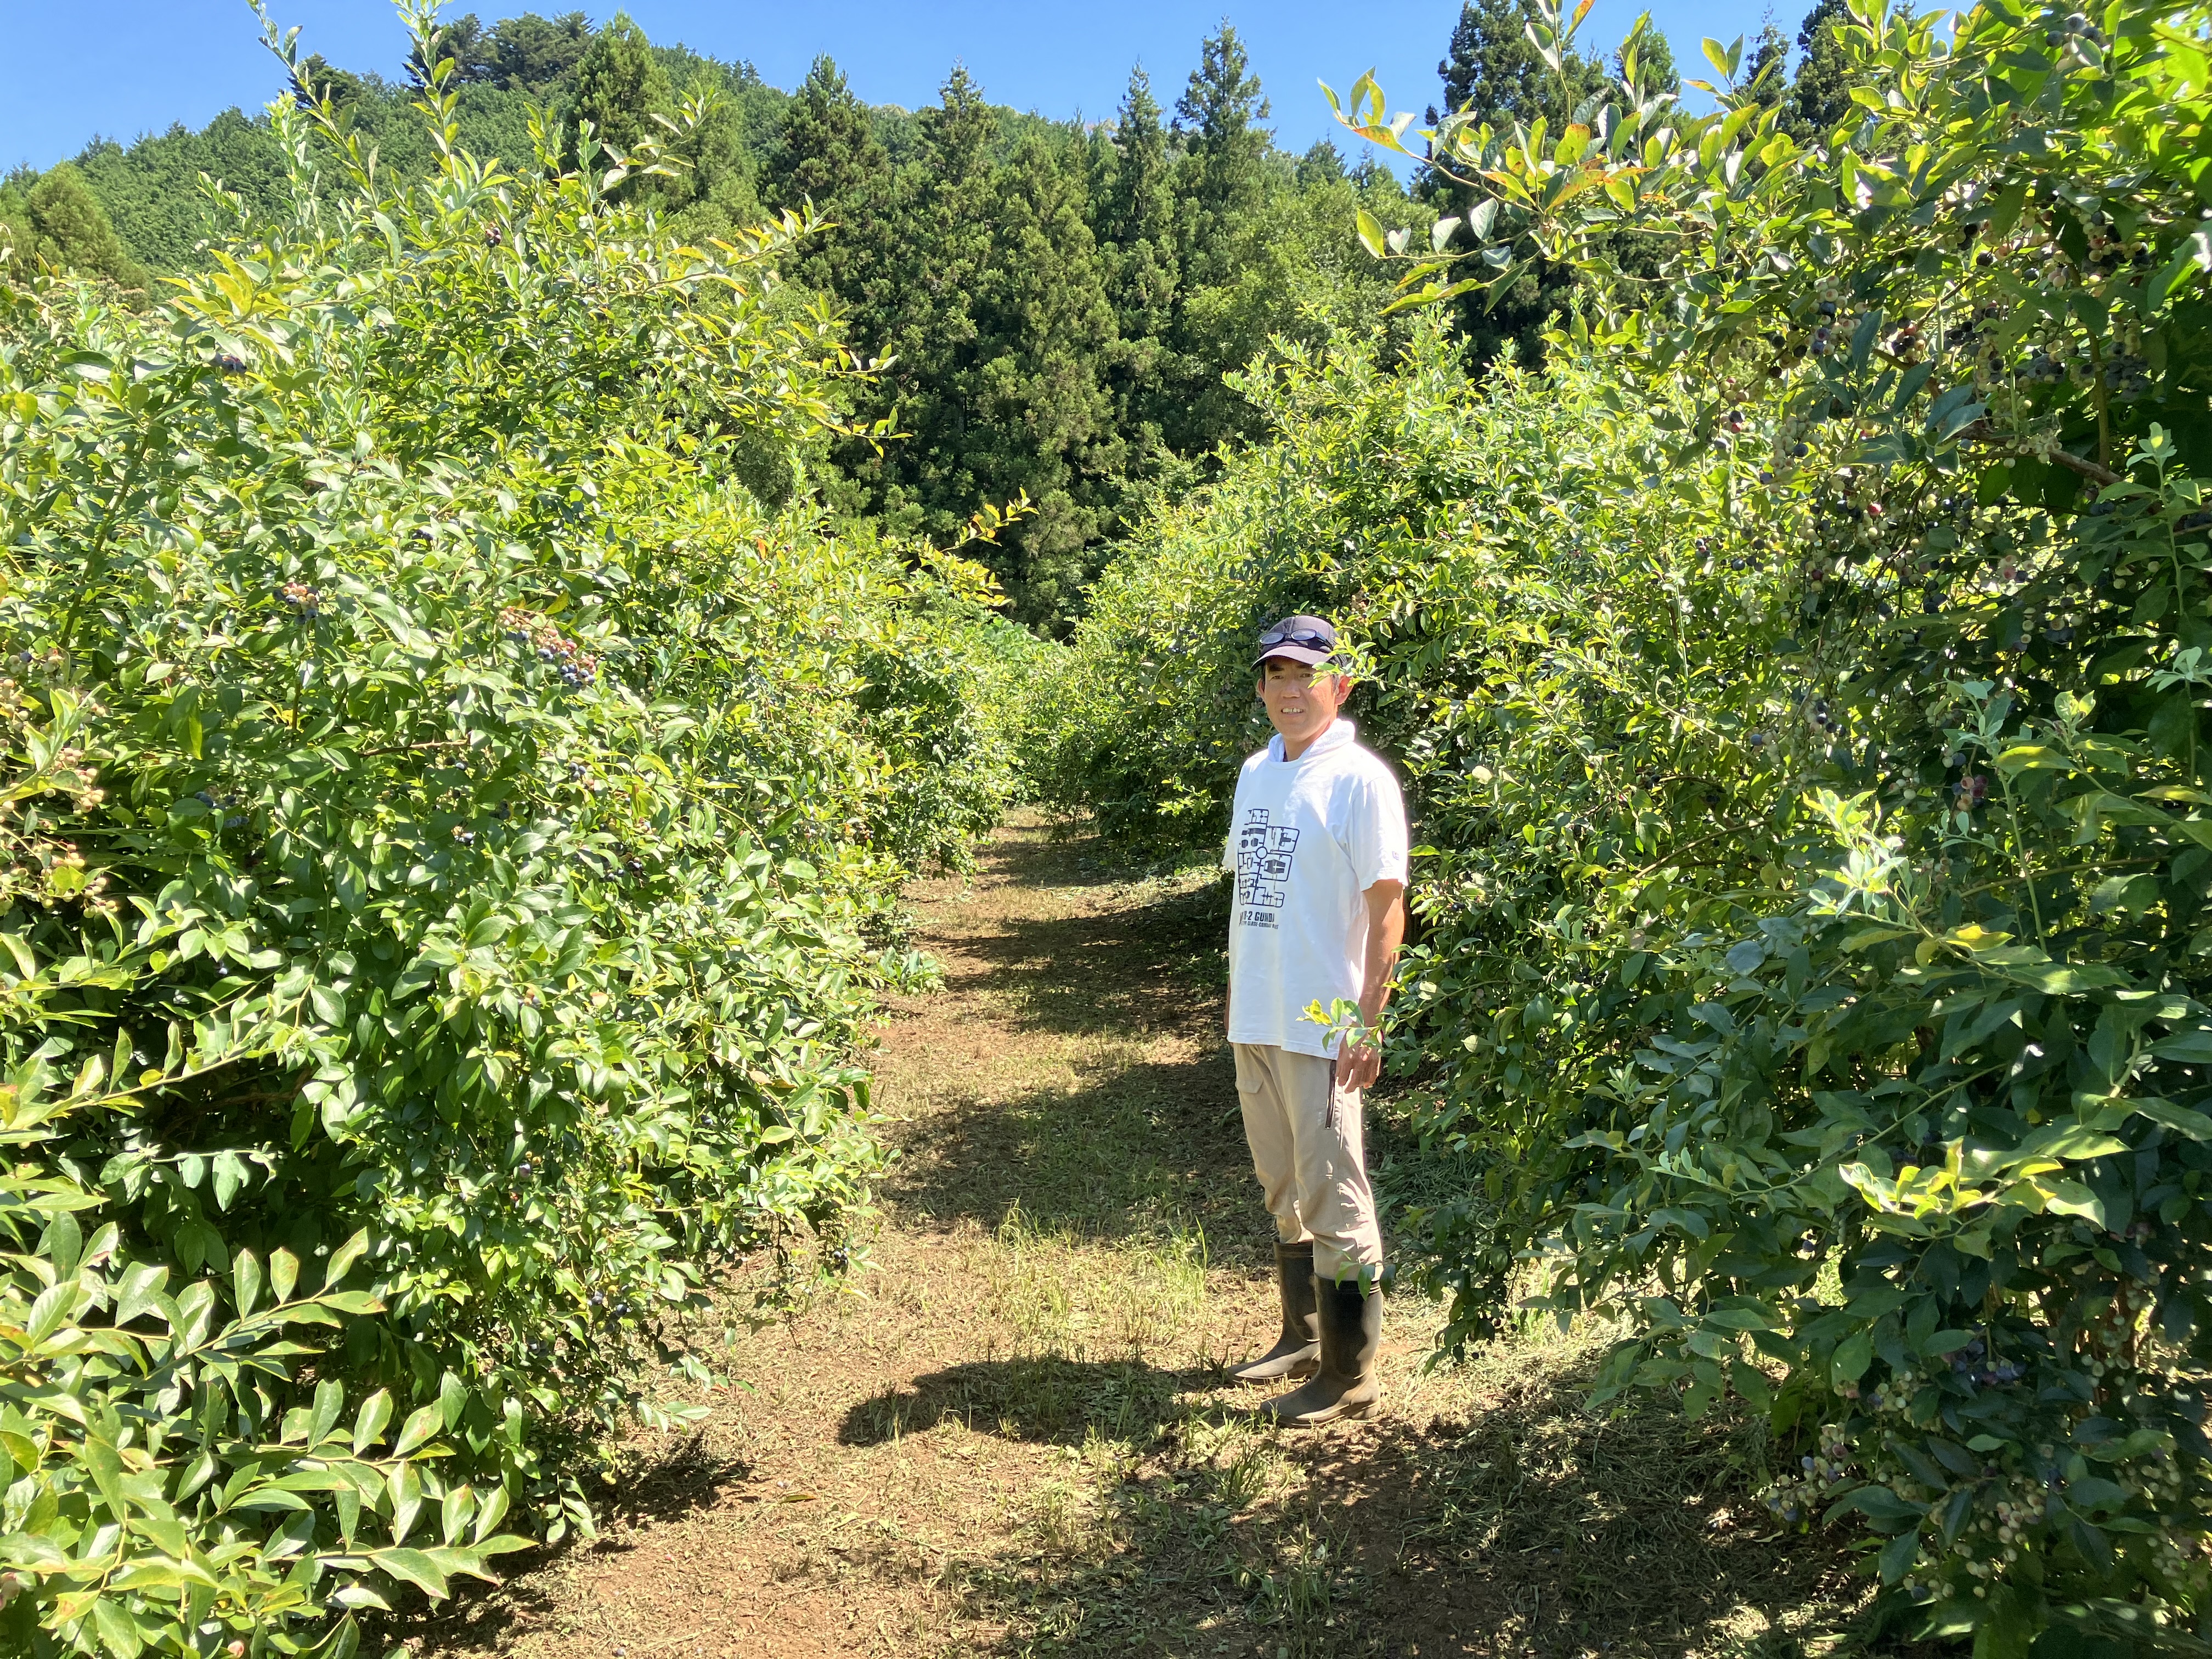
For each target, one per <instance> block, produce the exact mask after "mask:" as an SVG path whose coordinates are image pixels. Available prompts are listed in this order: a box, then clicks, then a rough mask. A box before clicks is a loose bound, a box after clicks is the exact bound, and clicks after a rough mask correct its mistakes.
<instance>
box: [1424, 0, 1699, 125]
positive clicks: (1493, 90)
mask: <svg viewBox="0 0 2212 1659" xmlns="http://www.w3.org/2000/svg"><path fill="white" fill-rule="evenodd" d="M1534 15H1535V13H1534V8H1532V7H1531V6H1530V4H1529V3H1528V0H1466V3H1465V4H1462V6H1461V7H1460V9H1459V22H1458V23H1457V25H1456V26H1455V27H1454V28H1453V29H1452V37H1451V46H1450V49H1449V52H1447V53H1446V55H1445V57H1444V59H1443V62H1442V63H1440V64H1437V74H1438V75H1439V76H1442V77H1443V83H1444V85H1443V104H1442V105H1441V106H1435V105H1431V106H1430V109H1429V125H1431V126H1434V125H1436V124H1437V121H1438V119H1439V118H1442V117H1443V116H1446V115H1450V114H1455V113H1456V112H1459V111H1461V110H1467V111H1468V112H1470V113H1471V114H1473V115H1474V117H1475V118H1477V119H1478V120H1482V121H1487V122H1488V123H1489V124H1490V125H1492V126H1493V127H1495V128H1498V129H1499V130H1500V131H1503V130H1504V129H1505V128H1507V127H1509V126H1510V125H1512V124H1513V123H1514V122H1516V121H1518V122H1521V123H1522V124H1523V125H1527V124H1528V123H1529V122H1532V121H1534V119H1535V118H1537V117H1538V116H1540V115H1541V116H1545V117H1547V118H1549V119H1550V120H1551V123H1552V125H1553V126H1554V127H1557V126H1558V125H1560V123H1561V121H1562V120H1563V118H1565V116H1567V115H1568V114H1570V113H1571V112H1572V111H1573V109H1574V106H1576V105H1577V104H1578V103H1580V102H1581V101H1582V100H1583V99H1584V98H1587V97H1589V95H1590V94H1591V93H1593V92H1595V91H1596V90H1597V89H1598V88H1599V86H1600V84H1601V82H1602V81H1603V79H1604V75H1605V71H1604V69H1603V68H1602V66H1601V65H1600V64H1596V63H1594V62H1592V61H1591V60H1590V59H1589V58H1584V57H1583V56H1581V55H1580V54H1579V53H1577V52H1574V51H1573V50H1572V49H1571V48H1570V49H1569V51H1568V52H1567V53H1566V55H1565V58H1563V59H1562V60H1561V62H1560V65H1559V72H1558V73H1557V74H1554V73H1553V70H1552V67H1551V65H1549V64H1547V63H1545V61H1544V60H1543V58H1541V57H1539V56H1538V55H1537V52H1536V45H1535V42H1534V41H1533V40H1530V39H1529V38H1528V21H1529V19H1530V18H1532V17H1533V16H1534ZM1653 67H1654V68H1656V67H1657V65H1656V64H1654V65H1653ZM1667 67H1668V69H1670V70H1671V69H1672V68H1673V60H1672V58H1671V56H1670V57H1669V59H1668V64H1667Z"/></svg>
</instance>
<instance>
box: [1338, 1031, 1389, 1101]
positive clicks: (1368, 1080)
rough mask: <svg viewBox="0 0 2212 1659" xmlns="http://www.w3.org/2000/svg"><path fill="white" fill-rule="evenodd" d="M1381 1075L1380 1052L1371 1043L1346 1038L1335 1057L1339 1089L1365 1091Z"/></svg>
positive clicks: (1381, 1059)
mask: <svg viewBox="0 0 2212 1659" xmlns="http://www.w3.org/2000/svg"><path fill="white" fill-rule="evenodd" d="M1382 1075H1383V1051H1382V1050H1381V1049H1380V1048H1376V1046H1375V1045H1374V1044H1373V1043H1371V1042H1359V1041H1358V1039H1357V1038H1353V1037H1346V1038H1345V1040H1344V1046H1343V1048H1341V1049H1340V1051H1339V1052H1338V1054H1337V1056H1336V1081H1337V1085H1338V1086H1339V1087H1340V1088H1345V1089H1365V1088H1368V1087H1369V1086H1370V1085H1372V1084H1373V1083H1374V1081H1375V1079H1376V1078H1378V1077H1380V1076H1382Z"/></svg>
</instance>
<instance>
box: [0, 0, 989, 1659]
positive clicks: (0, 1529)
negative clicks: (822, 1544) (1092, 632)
mask: <svg viewBox="0 0 2212 1659" xmlns="http://www.w3.org/2000/svg"><path fill="white" fill-rule="evenodd" d="M423 27H424V29H425V30H426V31H427V27H428V23H427V20H425V21H424V25H423ZM449 67H450V66H448V68H449ZM422 110H423V112H424V114H425V116H426V118H428V121H429V122H430V124H431V126H432V130H433V136H434V138H436V139H438V140H440V142H441V157H442V159H441V164H440V166H439V167H438V169H437V172H436V173H435V177H433V178H432V179H430V180H429V181H428V182H427V183H424V184H422V185H416V186H412V187H410V188H408V189H406V190H405V191H401V192H397V193H395V192H392V191H387V190H386V189H385V188H384V187H383V185H382V182H381V181H380V179H379V177H378V175H377V174H376V173H375V170H374V156H373V155H369V154H367V153H364V152H363V150H362V148H361V147H360V145H359V144H358V143H356V142H354V141H353V140H352V139H351V138H350V137H349V135H348V134H347V133H346V132H345V131H343V128H342V127H341V126H340V125H337V123H335V122H333V121H331V120H329V119H328V118H325V119H323V120H321V121H318V120H316V119H315V118H313V117H311V116H308V115H306V114H302V113H301V112H295V110H293V109H292V108H291V107H290V106H289V105H285V104H280V105H279V106H276V108H275V109H274V110H273V112H272V119H273V121H274V123H275V125H276V131H277V133H278V135H279V137H281V138H282V139H283V143H284V145H285V148H286V150H287V153H288V155H289V156H290V158H291V164H292V169H293V174H292V186H293V194H292V197H291V205H290V207H289V210H288V215H287V216H285V217H283V220H282V222H274V223H261V224H256V225H252V226H249V227H246V228H242V229H240V230H239V231H238V232H237V233H236V234H234V236H232V237H231V238H230V240H228V241H227V242H226V243H225V244H223V245H222V246H221V247H220V248H219V250H218V251H217V254H216V259H215V262H214V266H213V269H212V270H210V272H209V273H208V274H207V275H205V276H199V277H194V278H191V279H189V280H187V281H185V282H183V283H180V284H179V285H178V287H177V289H176V291H175V292H174V293H173V294H172V295H170V296H169V297H168V298H167V300H165V301H162V302H161V303H160V304H158V305H156V306H154V307H149V308H147V309H145V310H143V311H140V312H137V313H133V312H131V311H128V310H125V309H122V308H119V307H116V306H114V305H112V304H110V303H108V302H107V301H106V299H104V298H103V296H102V295H101V294H100V293H99V292H98V291H96V290H95V289H91V288H88V287H85V286H81V285H70V284H62V283H46V282H42V281H33V282H30V283H27V284H24V285H19V286H15V287H12V288H9V287H0V544H3V545H4V553H0V559H3V560H4V564H0V583H3V584H4V586H0V642H4V647H5V651H6V660H5V663H4V665H0V668H4V673H5V678H4V679H0V722H4V726H5V732H4V741H0V796H3V797H4V803H5V811H4V816H0V837H4V847H5V857H4V860H0V945H4V947H5V956H4V957H0V1008H3V1009H4V1020H0V1041H3V1042H4V1043H5V1047H6V1054H5V1065H6V1068H7V1076H6V1080H5V1083H4V1085H0V1139H4V1140H5V1142H6V1144H7V1146H8V1147H9V1158H8V1163H7V1165H6V1168H5V1170H4V1171H0V1236H4V1237H5V1239H6V1241H7V1243H6V1246H5V1248H6V1249H7V1250H8V1251H9V1254H8V1255H5V1256H4V1257H0V1458H5V1459H7V1460H9V1463H10V1466H11V1467H10V1468H9V1470H8V1471H7V1472H6V1473H5V1474H4V1475H0V1486H4V1488H5V1498H4V1514H0V1645H4V1646H5V1647H7V1649H8V1650H9V1651H11V1652H24V1653H40V1654H52V1653H68V1652H87V1653H89V1652H106V1653H109V1654H112V1655H116V1656H124V1659H127V1656H131V1655H133V1654H136V1653H138V1652H141V1651H156V1652H167V1653H179V1654H183V1653H194V1654H211V1653H214V1652H216V1651H218V1650H223V1649H224V1648H226V1647H228V1650H229V1651H233V1652H240V1651H252V1652H256V1653H260V1652H293V1651H299V1650H304V1649H305V1648H307V1646H309V1645H310V1644H319V1645H318V1647H317V1650H319V1651H324V1652H328V1653H337V1654H342V1653H343V1652H345V1651H349V1650H350V1649H351V1647H352V1645H353V1644H354V1643H355V1641H356V1632H355V1628H354V1626H353V1625H352V1623H351V1621H350V1619H347V1620H341V1621H339V1622H338V1623H337V1624H336V1625H333V1626H326V1627H325V1626H319V1625H318V1624H317V1623H316V1622H315V1621H316V1620H317V1619H318V1618H319V1617H320V1616H321V1615H325V1614H327V1613H331V1612H334V1611H337V1610H343V1609H353V1608H360V1607H377V1606H380V1605H383V1604H384V1603H385V1602H386V1600H387V1598H388V1596H389V1595H390V1593H391V1592H392V1588H393V1586H394V1585H395V1584H402V1585H412V1586H415V1587H417V1588H419V1589H422V1590H423V1591H426V1592H428V1593H429V1594H431V1595H441V1594H443V1593H444V1592H445V1591H446V1589H447V1587H448V1584H449V1583H450V1581H451V1580H452V1579H453V1577H456V1576H457V1575H461V1574H476V1575H479V1576H485V1575H488V1573H489V1566H488V1563H489V1561H490V1559H493V1558H495V1557H496V1556H497V1555H499V1554H500V1553H502V1552H505V1551H508V1550H512V1549H514V1548H517V1547H520V1546H521V1545H523V1544H524V1543H526V1542H527V1541H531V1540H533V1539H538V1538H548V1539H550V1538H558V1537H559V1536H561V1535H562V1533H563V1532H564V1531H565V1530H567V1529H568V1528H574V1527H578V1526H583V1527H588V1525H589V1523H590V1511H589V1509H588V1506H587V1505H586V1503H585V1501H584V1499H583V1497H582V1492H581V1488H580V1486H579V1484H578V1480H577V1474H578V1471H579V1469H580V1468H583V1467H585V1466H586V1460H587V1457H588V1454H589V1452H590V1449H591V1447H592V1443H593V1442H594V1441H595V1439H597V1438H598V1437H600V1436H602V1435H603V1434H604V1433H605V1432H606V1431H608V1430H609V1429H610V1428H611V1426H612V1425H616V1424H617V1422H619V1421H621V1420H623V1419H625V1418H627V1417H629V1415H631V1414H632V1413H636V1414H638V1415H641V1416H642V1417H643V1418H644V1419H645V1420H646V1421H647V1423H649V1424H650V1423H655V1422H666V1421H668V1420H669V1419H670V1413H668V1412H667V1411H666V1410H665V1408H662V1407H658V1406H656V1405H655V1403H654V1401H653V1396H652V1392H651V1383H650V1375H649V1374H650V1373H651V1372H652V1371H653V1370H654V1369H656V1368H659V1367H665V1366H666V1365H669V1364H676V1365H678V1366H681V1367H684V1368H685V1369H688V1370H691V1371H693V1372H694V1373H697V1372H698V1371H699V1370H700V1367H699V1365H698V1363H697V1362H696V1360H694V1359H692V1358H689V1357H688V1355H686V1354H685V1353H684V1352H682V1350H681V1347H680V1344H679V1342H678V1330H677V1327H678V1325H679V1324H680V1323H681V1322H682V1321H683V1320H684V1318H685V1317H686V1316H688V1315H689V1314H690V1312H691V1310H695V1309H696V1308H697V1307H698V1306H700V1305H701V1304H702V1303H703V1301H704V1298H705V1297H706V1294H707V1292H708V1291H710V1290H712V1289H714V1287H715V1286H716V1285H717V1284H718V1282H719V1280H720V1278H721V1276H722V1273H723V1272H724V1270H725V1268H726V1267H727V1265H728V1264H732V1263H734V1262H737V1261H741V1260H743V1259H744V1258H745V1257H746V1256H748V1255H757V1254H758V1253H760V1252H763V1251H768V1252H775V1253H787V1252H791V1251H793V1250H796V1249H799V1248H801V1247H802V1246H807V1245H808V1243H809V1241H811V1242H812V1243H811V1249H813V1250H814V1252H815V1253H816V1254H817V1255H818V1257H819V1259H820V1260H822V1261H825V1262H828V1263H830V1264H833V1265H834V1264H835V1263H836V1262H838V1261H842V1257H843V1254H844V1249H845V1245H844V1226H845V1223H846V1220H847V1218H848V1217H849V1216H850V1215H851V1214H852V1213H853V1212H854V1209H855V1207H856V1206H859V1205H860V1204H862V1203H864V1202H865V1200H866V1190H867V1183H868V1181H869V1178H870V1176H871V1172H872V1170H874V1168H875V1167H876V1164H877V1154H876V1152H875V1151H874V1150H873V1148H872V1145H871V1143H870V1141H869V1139H868V1137H867V1133H866V1115H867V1092H866V1074H865V1073H864V1072H863V1071H862V1070H861V1069H860V1067H859V1066H857V1065H856V1064H855V1063H854V1056H855V1054H856V1051H857V1047H858V1036H859V1025H860V1022H861V1021H862V1020H863V1018H865V1017H866V1014H867V1012H868V1011H869V1008H870V1006H871V997H872V993H873V992H874V990H875V989H876V987H878V986H880V985H882V984H883V983H884V982H885V981H886V979H887V978H888V977H892V976H896V975H900V974H907V973H911V972H913V971H914V970H915V963H914V962H913V960H912V959H911V958H909V957H906V956H904V955H902V954H900V953H897V952H896V951H895V949H894V948H892V947H894V946H895V944H896V938H895V935H896V927H895V925H894V923H895V918H894V916H893V913H892V908H891V907H892V905H893V902H894V900H895V896H896V887H897V884H898V882H899V881H900V880H901V879H902V877H903V875H904V874H905V872H908V870H910V869H911V868H913V867H914V866H916V865H917V864H918V863H921V862H922V861H925V860H939V859H948V858H949V859H957V858H959V857H960V856H962V854H963V847H964V845H965V843H966V842H967V840H968V838H969V837H970V836H973V835H974V834H975V832H977V831H978V830H979V829H982V828H984V827H986V826H987V825H988V823H990V822H991V821H992V820H993V819H994V817H995V815H996V812H997V811H998V808H999V805H1000V801H1001V799H1003V796H1004V793H1005V792H1006V787H1007V782H1008V776H1009V771H1008V755H1009V749H1008V745H1007V744H1006V740H1005V738H1004V736H1003V734H1002V732H1001V731H1000V722H999V721H998V719H997V717H996V715H995V714H994V709H995V708H997V707H998V706H999V704H1000V702H1001V701H1002V700H1003V690H1004V688H1005V687H1006V686H1007V685H1008V684H1011V683H1012V680H1013V679H1014V678H1016V677H1017V676H1018V674H1019V672H1020V671H1021V670H1022V665H1023V663H1024V660H1025V656H1024V653H1025V649H1026V647H1025V643H1024V636H1021V635H1017V634H1014V633H1013V632H1012V630H1010V629H1006V627H1005V625H1004V624H1001V623H996V622H995V621H994V619H993V618H992V617H991V616H990V614H989V612H988V610H987V605H988V602H989V601H990V599H991V597H992V596H991V594H990V593H989V592H988V585H987V582H986V581H985V580H983V579H982V578H981V574H980V573H979V572H978V571H977V570H976V569H975V568H974V567H972V566H969V565H966V564H963V562H960V561H959V560H957V559H954V558H950V557H946V556H937V555H932V554H929V553H928V552H927V550H918V551H906V550H900V549H898V548H895V547H888V546H883V545H878V544H872V543H869V542H866V541H860V542H855V541H854V540H852V539H850V538H842V539H841V538H840V537H838V536H837V535H836V534H833V533H832V532H831V531H830V529H829V526H827V525H826V524H825V523H824V522H823V520H822V519H821V518H820V516H819V515H818V513H817V512H816V511H815V510H814V509H813V508H812V507H810V506H809V505H808V504H807V503H806V502H805V501H804V500H803V499H802V500H801V501H799V502H797V503H795V504H793V505H790V506H787V507H783V508H781V509H777V510H770V509H769V508H767V507H763V505H761V504H760V502H758V501H756V500H755V499H754V497H753V496H751V495H749V494H748V493H747V492H746V491H745V490H744V489H743V488H742V487H741V486H739V485H738V484H735V483H730V482H728V480H729V479H730V478H731V477H732V475H733V471H742V470H743V468H744V466H745V465H749V464H750V460H751V459H757V457H758V456H760V455H762V454H763V453H766V454H772V455H773V454H781V453H786V452H787V451H791V450H792V449H793V446H795V445H796V444H797V443H799V441H802V440H804V439H806V438H808V437H809V436H810V435H817V434H819V433H821V432H823V430H825V429H829V428H838V427H839V426H840V421H839V416H838V414H837V409H838V404H839V398H840V397H841V389H840V388H841V383H842V381H843V380H844V379H845V378H846V377H847V376H848V375H849V374H850V373H851V366H850V363H849V361H848V359H847V357H846V356H845V355H844V354H843V352H842V349H841V348H840V347H839V346H838V345H837V343H836V337H835V333H834V330H833V329H832V328H831V327H830V325H829V324H828V323H827V322H826V321H825V320H824V319H823V318H822V317H821V316H819V315H817V314H812V313H808V312H806V311H805V310H803V309H801V308H799V307H794V306H793V305H791V304H789V303H788V302H787V301H785V300H783V299H782V298H781V295H779V293H778V291H777V290H776V289H775V284H774V283H773V280H772V277H771V276H770V274H769V272H770V262H771V260H772V258H773V256H774V255H775V252H777V250H778V249H779V248H781V246H783V245H784V243H785V242H787V240H788V239H789V238H790V237H791V236H792V235H793V234H796V233H798V232H799V230H801V229H802V228H803V227H801V226H800V225H799V224H798V222H795V221H793V222H787V223H786V224H785V225H784V226H782V227H781V228H776V229H774V230H772V231H768V232H763V233H762V234H759V235H757V236H755V237H751V238H749V239H747V240H745V241H744V242H743V243H742V244H741V245H739V246H719V245H718V246H716V247H714V248H709V249H705V250H702V249H697V248H692V247H687V246H681V245H679V244H678V243H676V242H675V241H674V240H671V238H669V237H668V236H667V235H665V234H663V233H662V232H661V231H660V230H659V228H657V227H656V226H655V225H654V224H653V222H651V221H650V220H649V219H648V218H647V217H646V216H643V215H642V214H641V213H639V212H636V211H634V210H630V209H629V208H627V207H625V206H624V205H623V202H622V200H621V196H622V191H623V178H624V161H623V158H619V157H612V156H610V155H605V154H603V153H595V150H594V147H593V146H592V144H591V143H589V142H588V136H587V141H586V144H585V146H584V149H585V160H584V166H583V170H582V171H580V172H563V171H562V168H561V167H560V166H559V163H558V155H559V151H560V145H559V143H557V141H556V137H555V136H553V135H544V143H543V149H544V154H543V155H541V158H540V161H541V170H540V171H539V172H538V173H534V174H531V175H528V176H520V175H518V176H504V175H501V174H500V173H496V172H494V171H492V170H489V169H487V168H485V167H481V166H479V165H478V164H477V163H476V162H475V161H472V160H471V158H470V157H468V156H467V155H464V154H461V153H459V151H457V150H456V149H453V147H452V145H451V142H450V139H451V121H452V100H451V92H450V88H449V87H448V85H447V82H446V79H445V77H444V74H443V72H441V77H440V79H439V80H437V81H436V82H434V84H433V85H432V86H431V87H430V88H428V90H427V91H426V92H425V94H424V97H423V101H422ZM628 159H629V165H632V166H636V165H643V164H645V163H647V162H649V161H651V159H652V158H651V156H650V155H638V156H634V157H631V158H628Z"/></svg>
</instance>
